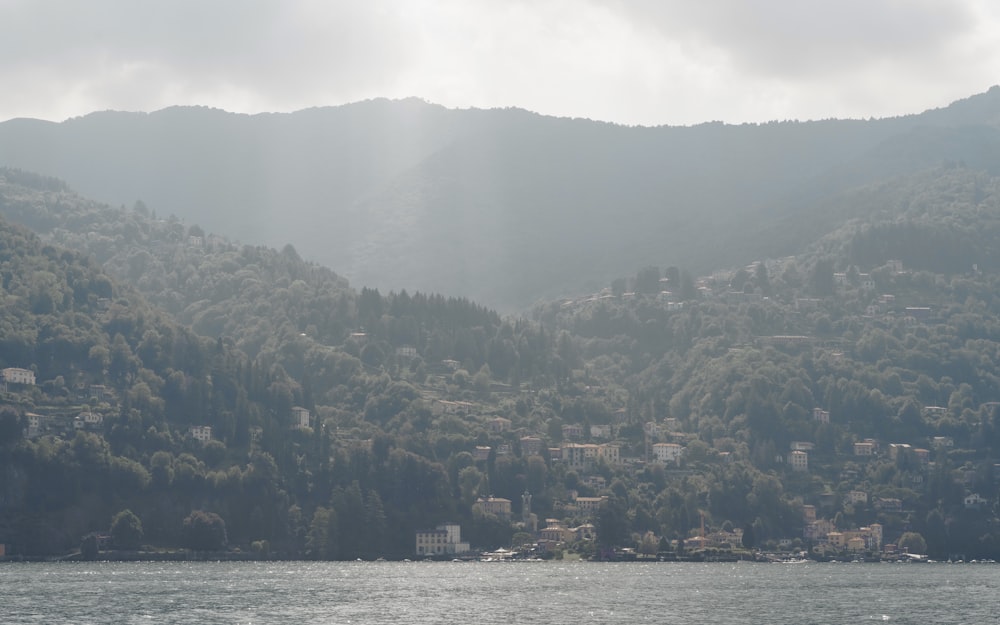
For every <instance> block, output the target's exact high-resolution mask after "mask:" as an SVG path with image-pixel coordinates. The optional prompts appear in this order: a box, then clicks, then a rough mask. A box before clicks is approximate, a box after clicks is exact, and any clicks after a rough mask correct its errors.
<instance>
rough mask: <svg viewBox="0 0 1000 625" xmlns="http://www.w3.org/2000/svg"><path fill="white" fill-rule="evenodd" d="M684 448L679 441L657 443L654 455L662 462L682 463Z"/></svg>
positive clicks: (654, 447) (657, 460)
mask: <svg viewBox="0 0 1000 625" xmlns="http://www.w3.org/2000/svg"><path fill="white" fill-rule="evenodd" d="M683 455H684V448H683V447H681V446H680V445H678V444H677V443H655V444H654V445H653V456H654V457H655V458H656V462H658V463H660V464H680V462H681V456H683Z"/></svg>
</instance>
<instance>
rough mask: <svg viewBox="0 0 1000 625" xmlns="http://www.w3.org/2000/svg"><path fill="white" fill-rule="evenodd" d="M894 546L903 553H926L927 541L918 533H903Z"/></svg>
mask: <svg viewBox="0 0 1000 625" xmlns="http://www.w3.org/2000/svg"><path fill="white" fill-rule="evenodd" d="M896 544H897V545H898V546H899V548H900V550H902V551H903V552H904V553H921V554H923V553H927V541H925V540H924V537H923V536H921V535H920V534H919V533H918V532H905V533H904V534H903V535H902V536H900V537H899V542H898V543H896Z"/></svg>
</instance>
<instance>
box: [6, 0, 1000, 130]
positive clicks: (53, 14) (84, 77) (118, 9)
mask: <svg viewBox="0 0 1000 625" xmlns="http://www.w3.org/2000/svg"><path fill="white" fill-rule="evenodd" d="M997 82H1000V3H998V2H996V1H995V0H823V1H814V0H523V1H522V0H149V1H146V0H87V1H83V0H0V85H3V89H2V91H0V120H5V119H9V118H12V117H36V118H42V119H50V120H56V121H61V120H63V119H66V118H67V117H73V116H77V115H83V114H85V113H88V112H90V111H94V110H105V109H116V110H130V111H153V110H157V109H160V108H164V107H166V106H170V105H174V104H201V105H208V106H214V107H218V108H222V109H225V110H229V111H237V112H246V113H254V112H261V111H292V110H298V109H302V108H307V107H312V106H325V105H336V104H344V103H347V102H353V101H357V100H363V99H367V98H373V97H390V98H402V97H408V96H417V97H420V98H423V99H425V100H428V101H431V102H437V103H440V104H444V105H446V106H448V107H457V108H466V107H480V108H491V107H506V106H516V107H520V108H525V109H529V110H532V111H537V112H540V113H544V114H548V115H556V116H568V117H586V118H591V119H600V120H607V121H613V122H619V123H623V124H642V125H658V124H672V125H687V124H696V123H699V122H704V121H713V120H721V121H726V122H732V123H739V122H745V121H768V120H775V119H778V120H784V119H800V120H805V119H822V118H830V117H839V118H844V117H852V118H858V117H863V118H866V117H872V116H874V117H884V116H891V115H898V114H905V113H915V112H920V111H923V110H926V109H928V108H936V107H940V106H945V105H947V104H948V103H950V102H952V101H954V100H956V99H960V98H964V97H968V96H970V95H973V94H976V93H981V92H983V91H986V90H987V89H988V88H989V87H990V86H992V85H993V84H995V83H997Z"/></svg>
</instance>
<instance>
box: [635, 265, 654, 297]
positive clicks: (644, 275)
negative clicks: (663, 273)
mask: <svg viewBox="0 0 1000 625" xmlns="http://www.w3.org/2000/svg"><path fill="white" fill-rule="evenodd" d="M635 292H636V293H641V294H646V295H655V294H657V293H659V292H660V268H659V267H653V266H649V267H643V268H642V269H640V270H639V273H638V274H636V276H635Z"/></svg>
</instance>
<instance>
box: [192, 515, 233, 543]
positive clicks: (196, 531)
mask: <svg viewBox="0 0 1000 625" xmlns="http://www.w3.org/2000/svg"><path fill="white" fill-rule="evenodd" d="M183 536H184V546H185V547H186V548H188V549H193V550H194V551H219V550H221V549H225V548H226V544H227V543H228V539H227V538H226V522H225V521H223V520H222V517H220V516H219V515H218V514H215V513H214V512H205V511H203V510H195V511H193V512H192V513H191V514H189V515H188V516H187V518H186V519H184V526H183Z"/></svg>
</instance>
